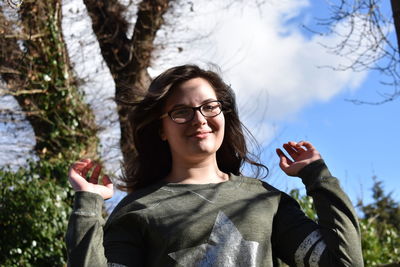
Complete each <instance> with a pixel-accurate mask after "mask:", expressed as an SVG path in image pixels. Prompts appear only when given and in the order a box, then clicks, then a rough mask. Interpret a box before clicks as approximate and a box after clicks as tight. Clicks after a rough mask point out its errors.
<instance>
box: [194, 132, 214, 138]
mask: <svg viewBox="0 0 400 267" xmlns="http://www.w3.org/2000/svg"><path fill="white" fill-rule="evenodd" d="M210 134H211V132H196V133H194V134H191V135H190V136H189V137H195V138H200V139H204V138H206V137H207V136H209V135H210Z"/></svg>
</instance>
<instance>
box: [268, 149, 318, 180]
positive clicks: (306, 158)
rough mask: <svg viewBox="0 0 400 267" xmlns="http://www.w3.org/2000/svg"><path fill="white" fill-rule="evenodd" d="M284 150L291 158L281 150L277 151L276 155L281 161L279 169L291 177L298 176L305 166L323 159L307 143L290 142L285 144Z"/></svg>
mask: <svg viewBox="0 0 400 267" xmlns="http://www.w3.org/2000/svg"><path fill="white" fill-rule="evenodd" d="M283 148H284V149H285V150H286V152H287V153H288V154H289V156H290V157H291V158H289V157H288V156H286V155H285V154H284V153H283V151H282V150H281V149H279V148H277V149H276V153H277V154H278V157H279V159H280V162H279V167H281V169H282V171H284V172H285V173H286V174H287V175H289V176H297V175H298V173H299V172H300V170H301V169H303V168H304V167H305V166H307V165H308V164H310V163H311V162H313V161H316V160H318V159H321V155H320V154H319V152H318V151H317V150H316V149H315V147H314V146H313V145H312V144H311V143H309V142H306V141H300V142H298V143H296V142H293V141H290V142H288V143H286V144H283Z"/></svg>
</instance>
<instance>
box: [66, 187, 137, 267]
mask: <svg viewBox="0 0 400 267" xmlns="http://www.w3.org/2000/svg"><path fill="white" fill-rule="evenodd" d="M103 202H104V200H103V199H102V197H101V196H100V195H98V194H95V193H90V192H76V193H75V199H74V208H73V212H72V214H71V216H70V219H69V223H68V229H67V234H66V245H67V254H68V266H71V267H80V266H82V267H83V266H86V267H88V266H96V267H106V266H113V267H128V266H129V267H130V266H143V263H142V262H141V260H142V258H143V255H141V254H140V253H141V250H140V249H138V248H137V246H135V245H134V244H133V243H134V242H136V243H137V244H138V243H139V242H141V240H138V239H137V238H136V239H135V238H134V237H133V236H132V234H131V233H129V231H130V229H129V226H128V225H127V224H129V222H127V221H126V220H124V219H122V220H115V222H112V223H109V226H108V227H107V230H106V231H105V233H104V230H103V226H104V219H103V218H102V215H101V214H102V205H103ZM121 222H122V224H121ZM133 228H134V227H133Z"/></svg>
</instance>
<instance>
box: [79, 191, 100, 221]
mask: <svg viewBox="0 0 400 267" xmlns="http://www.w3.org/2000/svg"><path fill="white" fill-rule="evenodd" d="M103 203H104V200H103V198H102V197H101V196H100V195H99V194H96V193H91V192H84V191H77V192H75V197H74V213H75V214H77V215H83V216H91V217H92V216H101V214H102V208H103Z"/></svg>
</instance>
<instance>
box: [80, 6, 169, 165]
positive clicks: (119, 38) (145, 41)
mask: <svg viewBox="0 0 400 267" xmlns="http://www.w3.org/2000/svg"><path fill="white" fill-rule="evenodd" d="M169 2H170V0H143V1H142V2H141V3H140V4H139V8H138V13H137V20H136V23H135V27H134V30H133V34H132V37H131V38H127V36H126V32H127V27H128V23H127V22H126V20H125V19H124V18H123V11H124V7H123V6H122V5H121V4H119V3H118V1H117V0H109V1H107V0H84V3H85V5H86V7H87V10H88V12H89V15H90V17H91V19H92V27H93V31H94V33H95V35H96V37H97V40H98V41H99V44H100V49H101V53H102V55H103V58H104V60H105V62H106V63H107V65H108V67H109V69H110V71H111V74H112V76H113V79H114V81H115V85H116V91H115V96H116V99H125V100H126V98H127V97H128V98H129V100H136V99H135V98H137V96H138V95H141V94H142V93H143V92H144V91H145V90H147V88H148V86H149V84H150V80H151V79H150V76H149V74H148V72H147V68H148V67H149V66H150V60H151V54H152V51H153V49H154V45H153V43H154V39H155V37H156V34H157V31H158V30H159V29H160V27H161V26H162V25H163V23H164V20H163V15H164V14H165V12H166V11H167V10H168V8H169ZM117 105H118V115H119V121H120V127H121V139H120V140H121V141H120V145H121V151H122V155H123V157H124V159H128V158H131V157H132V154H133V153H134V149H135V148H134V145H133V135H132V127H131V125H130V123H129V121H128V119H127V116H128V109H127V108H126V107H124V106H122V105H119V104H118V103H117Z"/></svg>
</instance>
